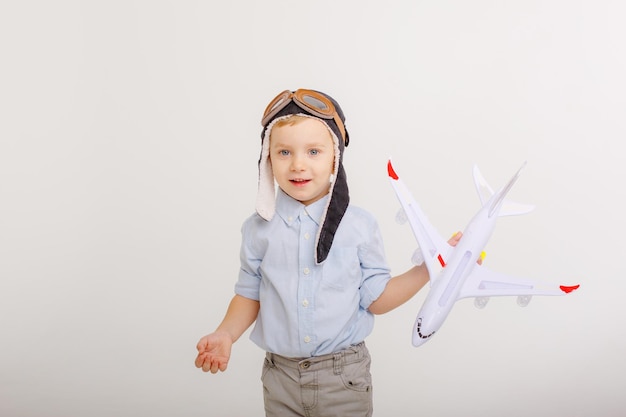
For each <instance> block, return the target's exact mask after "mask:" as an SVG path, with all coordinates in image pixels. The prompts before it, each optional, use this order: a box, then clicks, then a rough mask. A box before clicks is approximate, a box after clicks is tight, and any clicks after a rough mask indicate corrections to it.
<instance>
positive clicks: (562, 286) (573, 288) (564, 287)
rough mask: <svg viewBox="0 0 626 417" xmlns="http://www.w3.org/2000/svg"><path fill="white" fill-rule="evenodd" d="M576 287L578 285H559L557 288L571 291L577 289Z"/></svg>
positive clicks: (566, 291)
mask: <svg viewBox="0 0 626 417" xmlns="http://www.w3.org/2000/svg"><path fill="white" fill-rule="evenodd" d="M578 287H580V285H572V286H571V287H566V286H565V285H561V286H560V287H559V288H561V291H563V292H564V293H567V294H569V293H571V292H572V291H574V290H577V289H578Z"/></svg>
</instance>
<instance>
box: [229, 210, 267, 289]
mask: <svg viewBox="0 0 626 417" xmlns="http://www.w3.org/2000/svg"><path fill="white" fill-rule="evenodd" d="M254 230H255V228H254V221H253V219H252V218H250V219H248V220H246V221H245V222H244V224H243V226H242V227H241V250H240V252H239V258H240V265H241V266H240V268H239V278H238V280H237V283H236V284H235V294H238V295H241V296H242V297H246V298H249V299H251V300H257V301H258V300H259V298H260V297H259V289H260V286H261V274H260V272H259V269H260V266H261V261H262V259H263V257H262V256H261V254H260V253H259V252H260V251H259V249H258V248H256V247H254V246H253V245H252V244H253V242H255V241H256V240H255V239H254V237H253V234H254Z"/></svg>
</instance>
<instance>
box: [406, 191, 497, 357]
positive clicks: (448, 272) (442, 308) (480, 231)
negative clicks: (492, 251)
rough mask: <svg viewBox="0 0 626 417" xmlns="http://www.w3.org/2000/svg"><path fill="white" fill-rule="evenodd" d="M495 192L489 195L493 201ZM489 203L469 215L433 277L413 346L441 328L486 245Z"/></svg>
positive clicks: (492, 224) (493, 219) (491, 219)
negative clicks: (445, 258) (442, 265)
mask: <svg viewBox="0 0 626 417" xmlns="http://www.w3.org/2000/svg"><path fill="white" fill-rule="evenodd" d="M496 197H498V195H497V194H496V195H494V196H493V197H492V201H493V199H494V198H496ZM489 207H490V204H485V205H484V206H483V208H482V209H481V210H480V211H479V212H478V213H477V214H476V215H475V216H474V217H473V218H472V220H471V221H470V222H469V224H468V225H467V227H466V228H465V230H464V231H463V238H461V240H460V241H459V243H458V245H457V246H456V247H454V249H453V250H452V252H451V253H450V257H449V259H447V260H445V266H444V268H443V269H442V270H441V272H440V273H439V275H438V276H437V277H436V278H435V279H434V280H432V278H433V277H431V280H432V286H431V289H430V291H429V293H428V295H427V296H426V300H425V301H424V304H423V305H422V308H421V309H420V311H419V313H418V314H417V319H416V320H415V324H414V328H413V338H412V339H413V345H414V346H420V345H421V344H423V343H425V342H426V341H428V339H429V338H430V337H431V336H432V335H433V334H434V333H435V332H436V331H437V330H439V328H440V327H441V325H442V324H443V322H444V321H445V320H446V318H447V317H448V314H449V313H450V311H451V310H452V307H453V306H454V303H455V302H456V300H457V298H458V296H459V293H460V291H461V288H462V287H463V283H464V282H465V280H466V279H467V277H468V276H469V275H470V274H471V273H472V270H473V269H474V268H475V267H477V263H476V261H477V260H478V258H479V256H480V253H481V252H482V251H483V249H484V248H485V246H486V244H487V241H488V240H489V238H490V237H491V234H492V233H493V231H494V229H495V223H496V218H497V217H498V216H497V212H496V213H494V212H493V211H491V216H490V215H489V214H490V208H489ZM496 211H497V210H496Z"/></svg>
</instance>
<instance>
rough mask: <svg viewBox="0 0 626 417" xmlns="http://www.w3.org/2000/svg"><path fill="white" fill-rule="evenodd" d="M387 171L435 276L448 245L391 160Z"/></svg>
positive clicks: (430, 272) (441, 265)
mask: <svg viewBox="0 0 626 417" xmlns="http://www.w3.org/2000/svg"><path fill="white" fill-rule="evenodd" d="M387 171H388V174H389V179H390V181H391V185H392V186H393V189H394V191H395V193H396V196H397V197H398V200H399V201H400V204H401V205H402V209H403V210H404V213H405V214H406V217H407V220H408V221H409V224H410V225H411V229H412V230H413V234H414V235H415V239H416V240H417V243H418V245H419V247H420V249H421V251H422V256H423V257H424V262H425V263H426V267H427V268H428V272H429V274H430V277H431V278H435V277H437V275H438V274H439V272H440V271H441V269H443V267H444V266H445V259H447V255H448V252H449V250H450V245H449V244H448V242H447V241H446V240H445V239H443V237H441V235H440V234H439V233H438V232H437V230H436V229H435V228H434V227H433V226H432V224H431V223H430V222H429V221H428V218H427V217H426V215H425V214H424V212H423V211H422V209H421V208H420V206H419V204H417V202H416V201H415V199H414V198H413V196H412V195H411V193H410V192H409V190H408V189H407V187H406V185H405V184H404V182H403V181H402V180H401V179H400V177H399V176H398V175H397V174H396V172H395V171H394V169H393V166H392V165H391V160H390V161H389V162H388V163H387Z"/></svg>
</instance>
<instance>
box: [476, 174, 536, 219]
mask: <svg viewBox="0 0 626 417" xmlns="http://www.w3.org/2000/svg"><path fill="white" fill-rule="evenodd" d="M524 166H526V163H524V165H522V167H521V168H520V169H519V171H517V173H516V174H515V176H514V177H513V178H512V179H511V181H510V182H509V183H508V184H507V188H510V187H511V186H512V185H513V183H514V182H515V180H516V179H517V177H518V176H519V174H520V171H521V170H522V168H524ZM473 174H474V185H475V186H476V192H477V193H478V197H479V198H480V202H481V204H482V205H483V206H484V205H485V204H487V202H488V201H490V199H491V197H492V196H493V195H494V194H495V193H496V192H495V191H494V190H493V188H491V186H490V185H489V183H488V182H487V180H485V178H484V177H483V175H482V174H481V173H480V170H479V169H478V166H477V165H474V172H473ZM506 191H508V189H507V190H506ZM534 208H535V206H534V205H532V204H524V203H518V202H515V201H512V200H508V199H505V200H504V201H503V202H502V207H501V209H500V212H499V213H498V216H518V215H521V214H526V213H529V212H531V211H532V210H534Z"/></svg>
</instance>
